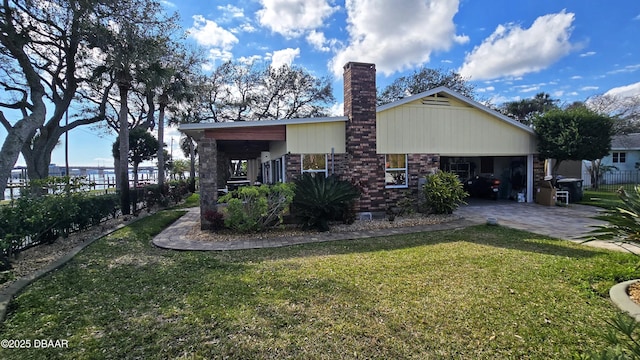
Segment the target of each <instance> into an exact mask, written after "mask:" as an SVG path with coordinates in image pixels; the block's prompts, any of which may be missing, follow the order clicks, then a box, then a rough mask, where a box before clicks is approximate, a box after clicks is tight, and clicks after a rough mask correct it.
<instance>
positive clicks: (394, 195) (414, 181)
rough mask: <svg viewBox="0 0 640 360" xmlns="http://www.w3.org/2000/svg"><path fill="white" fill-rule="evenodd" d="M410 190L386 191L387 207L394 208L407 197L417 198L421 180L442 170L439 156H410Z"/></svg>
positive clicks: (396, 189)
mask: <svg viewBox="0 0 640 360" xmlns="http://www.w3.org/2000/svg"><path fill="white" fill-rule="evenodd" d="M407 165H408V169H407V171H408V173H409V174H408V175H409V179H408V184H409V187H408V188H393V189H385V205H386V207H393V206H395V205H396V204H397V202H398V201H399V200H402V198H404V197H406V196H417V194H418V184H419V179H420V178H423V177H425V176H426V175H431V174H434V173H435V172H436V171H437V170H438V169H439V168H440V155H438V154H408V155H407Z"/></svg>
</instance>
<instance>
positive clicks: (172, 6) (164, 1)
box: [160, 0, 176, 8]
mask: <svg viewBox="0 0 640 360" xmlns="http://www.w3.org/2000/svg"><path fill="white" fill-rule="evenodd" d="M160 4H162V5H164V6H166V7H170V8H174V7H176V4H174V3H172V2H171V1H166V0H161V1H160Z"/></svg>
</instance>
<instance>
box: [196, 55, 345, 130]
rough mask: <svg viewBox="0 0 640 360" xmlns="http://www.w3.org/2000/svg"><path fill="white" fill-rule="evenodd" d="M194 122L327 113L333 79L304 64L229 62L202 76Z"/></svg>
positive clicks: (294, 116) (268, 118) (291, 116)
mask: <svg viewBox="0 0 640 360" xmlns="http://www.w3.org/2000/svg"><path fill="white" fill-rule="evenodd" d="M200 86H201V88H200V89H201V91H200V95H201V96H200V98H199V99H198V100H195V101H194V104H193V105H194V106H196V109H197V111H191V112H190V115H191V116H193V117H195V118H194V119H190V121H193V122H225V121H256V120H277V119H290V118H307V117H321V116H326V115H328V107H329V106H330V104H331V103H333V101H334V97H333V90H332V87H331V82H330V80H329V79H328V78H317V77H315V76H313V75H312V74H310V73H309V72H308V71H307V70H305V69H304V68H301V67H291V66H287V65H284V66H282V67H280V68H272V67H264V68H260V67H258V66H257V65H255V64H253V63H250V64H246V63H239V62H227V63H224V64H222V65H221V66H219V67H218V68H216V69H215V70H214V71H213V72H212V73H211V75H209V76H207V77H205V78H203V79H201V81H200Z"/></svg>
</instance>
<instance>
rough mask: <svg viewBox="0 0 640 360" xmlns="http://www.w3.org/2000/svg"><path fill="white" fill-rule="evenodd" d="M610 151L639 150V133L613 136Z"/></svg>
mask: <svg viewBox="0 0 640 360" xmlns="http://www.w3.org/2000/svg"><path fill="white" fill-rule="evenodd" d="M611 150H640V133H635V134H626V135H615V136H614V137H612V138H611Z"/></svg>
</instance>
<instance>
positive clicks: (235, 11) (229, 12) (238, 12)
mask: <svg viewBox="0 0 640 360" xmlns="http://www.w3.org/2000/svg"><path fill="white" fill-rule="evenodd" d="M218 10H220V11H221V12H222V13H223V14H224V16H223V19H229V18H243V17H244V10H242V9H241V8H239V7H237V6H233V5H231V4H227V5H226V6H218Z"/></svg>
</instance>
